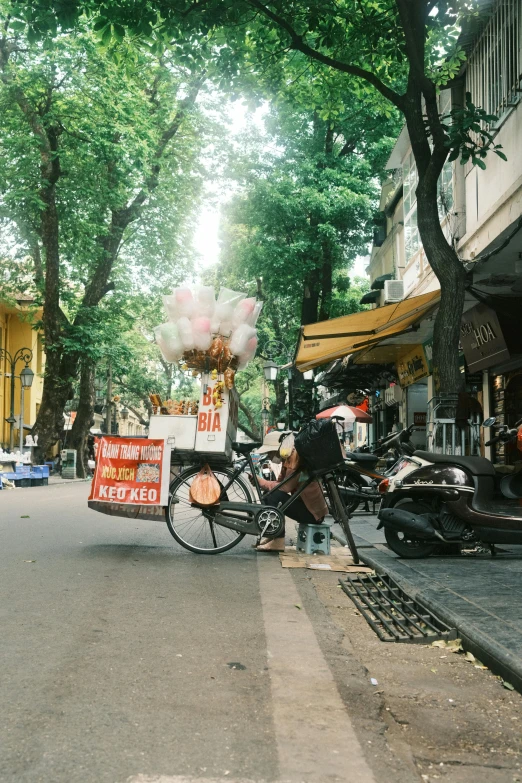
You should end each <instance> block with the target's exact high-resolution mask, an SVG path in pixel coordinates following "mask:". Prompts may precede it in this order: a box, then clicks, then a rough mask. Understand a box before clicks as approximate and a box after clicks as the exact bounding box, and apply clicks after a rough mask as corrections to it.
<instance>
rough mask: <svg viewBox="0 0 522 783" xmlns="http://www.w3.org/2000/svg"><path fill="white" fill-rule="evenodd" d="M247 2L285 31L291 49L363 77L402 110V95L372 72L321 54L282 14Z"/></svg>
mask: <svg viewBox="0 0 522 783" xmlns="http://www.w3.org/2000/svg"><path fill="white" fill-rule="evenodd" d="M247 3H248V5H250V6H252V7H253V8H256V9H257V10H258V11H259V12H260V13H261V14H263V15H264V16H266V17H267V18H268V19H270V20H271V21H272V22H274V23H275V24H276V25H277V26H278V27H280V28H281V29H282V30H284V31H285V32H286V33H287V35H288V37H289V38H290V48H291V49H295V50H297V51H299V52H302V53H303V54H306V55H307V57H310V58H311V59H312V60H317V62H320V63H323V65H328V66H329V67H330V68H333V69H334V70H336V71H341V73H347V74H349V75H350V76H355V77H357V78H358V79H363V80H364V81H365V82H368V84H371V85H372V87H375V89H376V90H378V91H379V92H380V93H381V95H384V97H385V98H387V99H388V100H389V101H390V102H391V103H393V105H394V106H396V107H397V108H398V109H401V111H402V107H403V101H404V98H403V96H402V95H399V93H397V92H395V90H392V89H391V88H390V87H387V86H386V85H385V84H384V82H382V81H381V80H380V79H379V77H378V76H376V75H375V74H374V73H372V72H371V71H367V70H365V69H364V68H360V67H359V66H358V65H350V64H348V63H343V62H341V60H336V59H335V58H333V57H329V56H328V55H326V54H323V53H322V52H319V51H318V50H317V49H314V48H313V47H311V46H309V45H308V44H307V43H306V41H304V40H303V37H302V36H301V35H298V34H297V33H296V31H295V30H294V28H293V27H292V25H291V24H290V23H289V22H287V21H286V19H284V18H283V17H282V16H279V14H276V13H274V11H271V10H270V9H269V8H267V7H266V5H264V4H263V3H262V2H260V0H247Z"/></svg>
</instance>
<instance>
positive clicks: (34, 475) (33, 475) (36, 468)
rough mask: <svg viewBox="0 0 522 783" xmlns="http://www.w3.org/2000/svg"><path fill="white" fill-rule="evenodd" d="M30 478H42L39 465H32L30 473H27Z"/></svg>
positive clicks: (41, 469) (42, 473)
mask: <svg viewBox="0 0 522 783" xmlns="http://www.w3.org/2000/svg"><path fill="white" fill-rule="evenodd" d="M29 475H30V476H31V478H43V475H44V472H43V468H42V466H41V465H33V468H32V470H31V472H30V473H29Z"/></svg>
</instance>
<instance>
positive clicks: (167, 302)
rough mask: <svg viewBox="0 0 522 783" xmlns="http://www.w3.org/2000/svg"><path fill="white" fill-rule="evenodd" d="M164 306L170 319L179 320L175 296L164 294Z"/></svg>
mask: <svg viewBox="0 0 522 783" xmlns="http://www.w3.org/2000/svg"><path fill="white" fill-rule="evenodd" d="M161 298H162V299H163V307H164V308H165V312H166V313H167V318H168V319H169V321H177V320H178V318H179V315H180V314H179V312H178V305H177V302H176V297H175V296H162V297H161Z"/></svg>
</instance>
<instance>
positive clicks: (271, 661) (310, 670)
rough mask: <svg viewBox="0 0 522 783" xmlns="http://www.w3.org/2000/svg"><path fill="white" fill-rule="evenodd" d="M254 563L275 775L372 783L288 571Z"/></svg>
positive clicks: (316, 782) (301, 780)
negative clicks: (276, 761) (275, 756)
mask: <svg viewBox="0 0 522 783" xmlns="http://www.w3.org/2000/svg"><path fill="white" fill-rule="evenodd" d="M257 563H258V569H259V582H260V588H261V604H262V607H263V619H264V624H265V635H266V641H267V650H268V669H269V674H270V683H271V693H272V704H273V714H274V729H275V736H276V740H277V749H278V756H279V773H280V778H281V779H282V780H285V781H295V782H296V783H326V782H327V781H328V782H329V783H333V782H334V781H342V783H346V781H348V780H352V781H357V783H375V779H374V776H373V773H372V771H371V769H370V767H369V766H368V764H367V762H366V759H365V758H364V755H363V752H362V748H361V746H360V744H359V741H358V739H357V737H356V735H355V731H354V728H353V725H352V721H351V720H350V717H349V715H348V713H347V711H346V708H345V706H344V704H343V701H342V699H341V697H340V695H339V691H338V690H337V686H336V684H335V681H334V679H333V676H332V673H331V671H330V669H329V667H328V664H327V663H326V660H325V658H324V656H323V653H322V651H321V648H320V647H319V644H318V642H317V639H316V636H315V632H314V629H313V626H312V623H311V622H310V619H309V617H308V615H307V614H306V612H305V610H304V609H301V611H299V610H298V609H297V608H296V604H297V605H299V606H300V605H301V598H300V596H299V593H298V591H297V588H296V586H295V583H294V581H293V579H292V577H291V575H290V573H289V572H288V571H285V570H284V569H282V568H281V566H280V564H279V558H274V559H270V556H268V555H264V556H261V555H260V556H258V558H257ZM291 620H293V621H295V620H297V623H296V622H290V621H291Z"/></svg>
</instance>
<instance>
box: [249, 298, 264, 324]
mask: <svg viewBox="0 0 522 783" xmlns="http://www.w3.org/2000/svg"><path fill="white" fill-rule="evenodd" d="M262 309H263V302H256V304H255V307H254V309H253V310H252V313H251V314H250V316H249V317H248V318H247V324H248V325H249V326H255V325H256V324H257V319H258V318H259V315H260V313H261V310H262Z"/></svg>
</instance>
